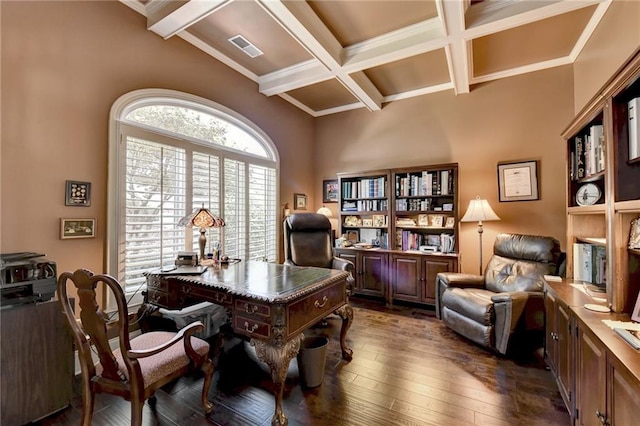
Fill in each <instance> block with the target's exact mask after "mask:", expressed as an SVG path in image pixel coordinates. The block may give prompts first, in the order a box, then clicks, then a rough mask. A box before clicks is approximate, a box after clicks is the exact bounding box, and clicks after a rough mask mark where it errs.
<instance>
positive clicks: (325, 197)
mask: <svg viewBox="0 0 640 426" xmlns="http://www.w3.org/2000/svg"><path fill="white" fill-rule="evenodd" d="M322 202H323V203H337V202H338V179H329V180H323V181H322Z"/></svg>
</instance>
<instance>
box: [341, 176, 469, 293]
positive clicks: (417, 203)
mask: <svg viewBox="0 0 640 426" xmlns="http://www.w3.org/2000/svg"><path fill="white" fill-rule="evenodd" d="M338 180H339V203H340V206H339V212H340V213H339V217H340V218H339V221H340V224H339V233H340V235H341V236H345V237H346V238H347V240H348V241H350V242H351V243H353V245H352V246H350V247H348V248H336V249H335V253H336V255H337V256H339V257H342V258H345V259H348V260H351V261H352V262H353V263H354V265H355V271H354V273H355V288H354V293H355V294H362V295H367V296H374V297H378V298H382V299H385V300H386V301H387V302H388V303H393V301H405V302H412V303H419V304H430V305H431V304H434V303H435V276H436V274H437V273H438V272H456V271H458V268H459V265H458V253H457V247H458V241H457V240H458V223H457V217H458V165H457V164H439V165H427V166H419V167H408V168H396V169H385V170H372V171H364V172H351V173H338ZM443 242H444V244H447V246H448V247H449V251H448V252H446V253H443V252H442V247H444V245H443ZM358 243H359V244H358ZM445 251H446V250H445Z"/></svg>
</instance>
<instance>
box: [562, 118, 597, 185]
mask: <svg viewBox="0 0 640 426" xmlns="http://www.w3.org/2000/svg"><path fill="white" fill-rule="evenodd" d="M569 161H570V163H569V175H570V178H571V180H573V181H577V180H580V179H583V178H585V177H588V176H591V175H594V174H597V173H600V172H602V171H604V164H605V143H604V128H603V126H602V125H601V124H596V125H593V126H591V127H589V130H588V132H587V133H583V134H579V135H576V137H574V138H573V146H572V147H571V149H570V159H569Z"/></svg>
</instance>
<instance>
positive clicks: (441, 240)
mask: <svg viewBox="0 0 640 426" xmlns="http://www.w3.org/2000/svg"><path fill="white" fill-rule="evenodd" d="M454 245H455V237H454V236H453V235H452V234H446V233H442V234H440V235H436V234H424V233H419V232H412V231H407V230H404V231H396V247H397V248H399V249H401V250H420V247H421V246H427V247H430V248H431V249H432V250H433V251H438V252H442V253H452V252H453V249H454Z"/></svg>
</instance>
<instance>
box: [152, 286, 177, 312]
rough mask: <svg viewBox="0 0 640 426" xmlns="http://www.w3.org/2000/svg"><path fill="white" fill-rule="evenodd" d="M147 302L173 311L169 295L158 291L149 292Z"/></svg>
mask: <svg viewBox="0 0 640 426" xmlns="http://www.w3.org/2000/svg"><path fill="white" fill-rule="evenodd" d="M147 301H148V302H149V303H153V304H154V305H156V306H160V307H161V308H167V309H171V308H172V307H171V306H169V294H167V293H163V292H161V291H156V290H151V289H148V290H147Z"/></svg>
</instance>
